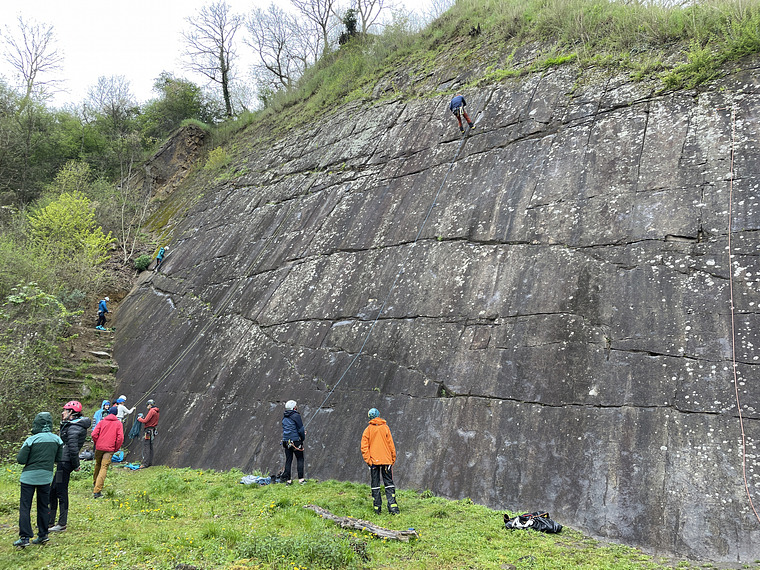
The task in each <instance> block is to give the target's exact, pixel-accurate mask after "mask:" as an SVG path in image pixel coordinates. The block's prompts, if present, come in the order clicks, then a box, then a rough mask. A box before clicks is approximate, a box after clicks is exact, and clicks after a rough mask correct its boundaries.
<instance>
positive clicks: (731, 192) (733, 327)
mask: <svg viewBox="0 0 760 570" xmlns="http://www.w3.org/2000/svg"><path fill="white" fill-rule="evenodd" d="M735 140H736V111H735V110H734V108H733V106H732V107H731V157H730V173H729V185H728V247H727V249H728V291H729V297H730V299H729V302H730V308H731V370H732V373H733V378H734V397H735V398H736V411H737V413H738V415H739V429H740V431H741V438H742V474H743V476H744V490H745V491H746V493H747V499H748V500H749V506H750V507H751V508H752V512H753V513H754V514H755V518H756V519H757V520H758V522H760V515H758V513H757V510H756V509H755V504H754V502H753V501H752V493H751V492H750V489H749V481H748V480H747V435H746V433H745V432H744V416H743V415H742V407H741V402H740V400H739V376H738V374H737V373H736V319H735V317H734V279H733V273H734V270H733V258H734V256H733V253H732V249H731V231H732V218H733V202H734V151H735V148H736V146H735Z"/></svg>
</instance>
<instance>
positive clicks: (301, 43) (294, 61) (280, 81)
mask: <svg viewBox="0 0 760 570" xmlns="http://www.w3.org/2000/svg"><path fill="white" fill-rule="evenodd" d="M246 27H247V28H248V31H249V32H250V39H246V40H245V43H246V44H247V45H249V46H250V47H251V48H253V50H254V51H255V52H256V55H257V56H258V60H259V62H258V63H257V64H256V65H255V67H256V69H257V70H258V71H259V73H260V76H262V79H263V81H264V83H267V84H269V85H271V86H272V87H273V88H274V89H282V88H285V89H288V88H290V86H291V85H292V84H293V82H294V81H295V80H296V79H298V78H299V77H300V76H301V74H302V73H303V71H304V69H306V66H307V65H309V64H310V63H312V62H313V61H314V58H315V57H316V56H315V55H314V53H313V52H314V50H313V49H312V47H311V46H312V45H313V44H310V43H309V41H308V38H307V37H306V36H307V35H308V31H307V30H305V29H304V28H302V27H301V25H300V24H299V22H298V20H297V19H296V18H295V16H293V15H291V14H288V13H287V12H285V11H284V10H283V9H282V8H278V7H277V6H275V5H274V4H273V3H272V4H270V5H269V8H267V9H266V11H264V10H262V9H261V8H257V9H256V10H254V11H253V13H252V14H251V17H250V18H249V19H248V21H247V22H246Z"/></svg>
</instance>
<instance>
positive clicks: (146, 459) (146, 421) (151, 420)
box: [137, 400, 158, 469]
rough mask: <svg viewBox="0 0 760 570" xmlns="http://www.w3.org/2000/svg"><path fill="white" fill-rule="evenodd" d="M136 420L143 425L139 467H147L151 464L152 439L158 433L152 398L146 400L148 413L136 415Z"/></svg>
mask: <svg viewBox="0 0 760 570" xmlns="http://www.w3.org/2000/svg"><path fill="white" fill-rule="evenodd" d="M137 421H138V422H140V423H141V424H143V426H144V427H145V437H144V438H143V457H142V458H143V461H142V465H140V469H147V468H148V467H150V466H151V465H153V440H154V439H155V438H156V435H158V430H157V429H156V428H157V427H158V406H157V405H156V403H155V402H154V401H153V400H148V415H147V416H145V417H143V415H142V414H138V415H137Z"/></svg>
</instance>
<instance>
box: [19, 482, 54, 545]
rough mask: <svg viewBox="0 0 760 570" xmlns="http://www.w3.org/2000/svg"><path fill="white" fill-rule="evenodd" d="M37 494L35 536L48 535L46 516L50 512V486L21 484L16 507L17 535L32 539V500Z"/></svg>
mask: <svg viewBox="0 0 760 570" xmlns="http://www.w3.org/2000/svg"><path fill="white" fill-rule="evenodd" d="M35 492H36V493H37V536H47V535H48V521H49V519H48V514H49V512H50V506H49V501H50V485H27V484H26V483H21V498H20V499H19V506H18V535H19V536H20V537H21V538H32V537H33V536H34V532H32V499H33V498H34V493H35Z"/></svg>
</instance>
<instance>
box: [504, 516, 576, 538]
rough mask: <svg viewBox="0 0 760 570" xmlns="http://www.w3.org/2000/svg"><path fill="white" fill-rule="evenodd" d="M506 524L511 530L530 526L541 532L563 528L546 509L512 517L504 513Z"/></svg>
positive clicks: (550, 531)
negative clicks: (551, 517) (550, 516)
mask: <svg viewBox="0 0 760 570" xmlns="http://www.w3.org/2000/svg"><path fill="white" fill-rule="evenodd" d="M504 526H505V527H506V528H507V529H509V530H514V529H518V528H530V529H533V530H537V531H539V532H549V533H555V532H559V531H561V530H562V525H561V524H559V523H556V522H554V521H553V520H552V519H550V518H549V513H547V512H546V511H536V512H534V513H523V514H521V515H517V516H516V517H510V516H509V515H508V514H507V513H504Z"/></svg>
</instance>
